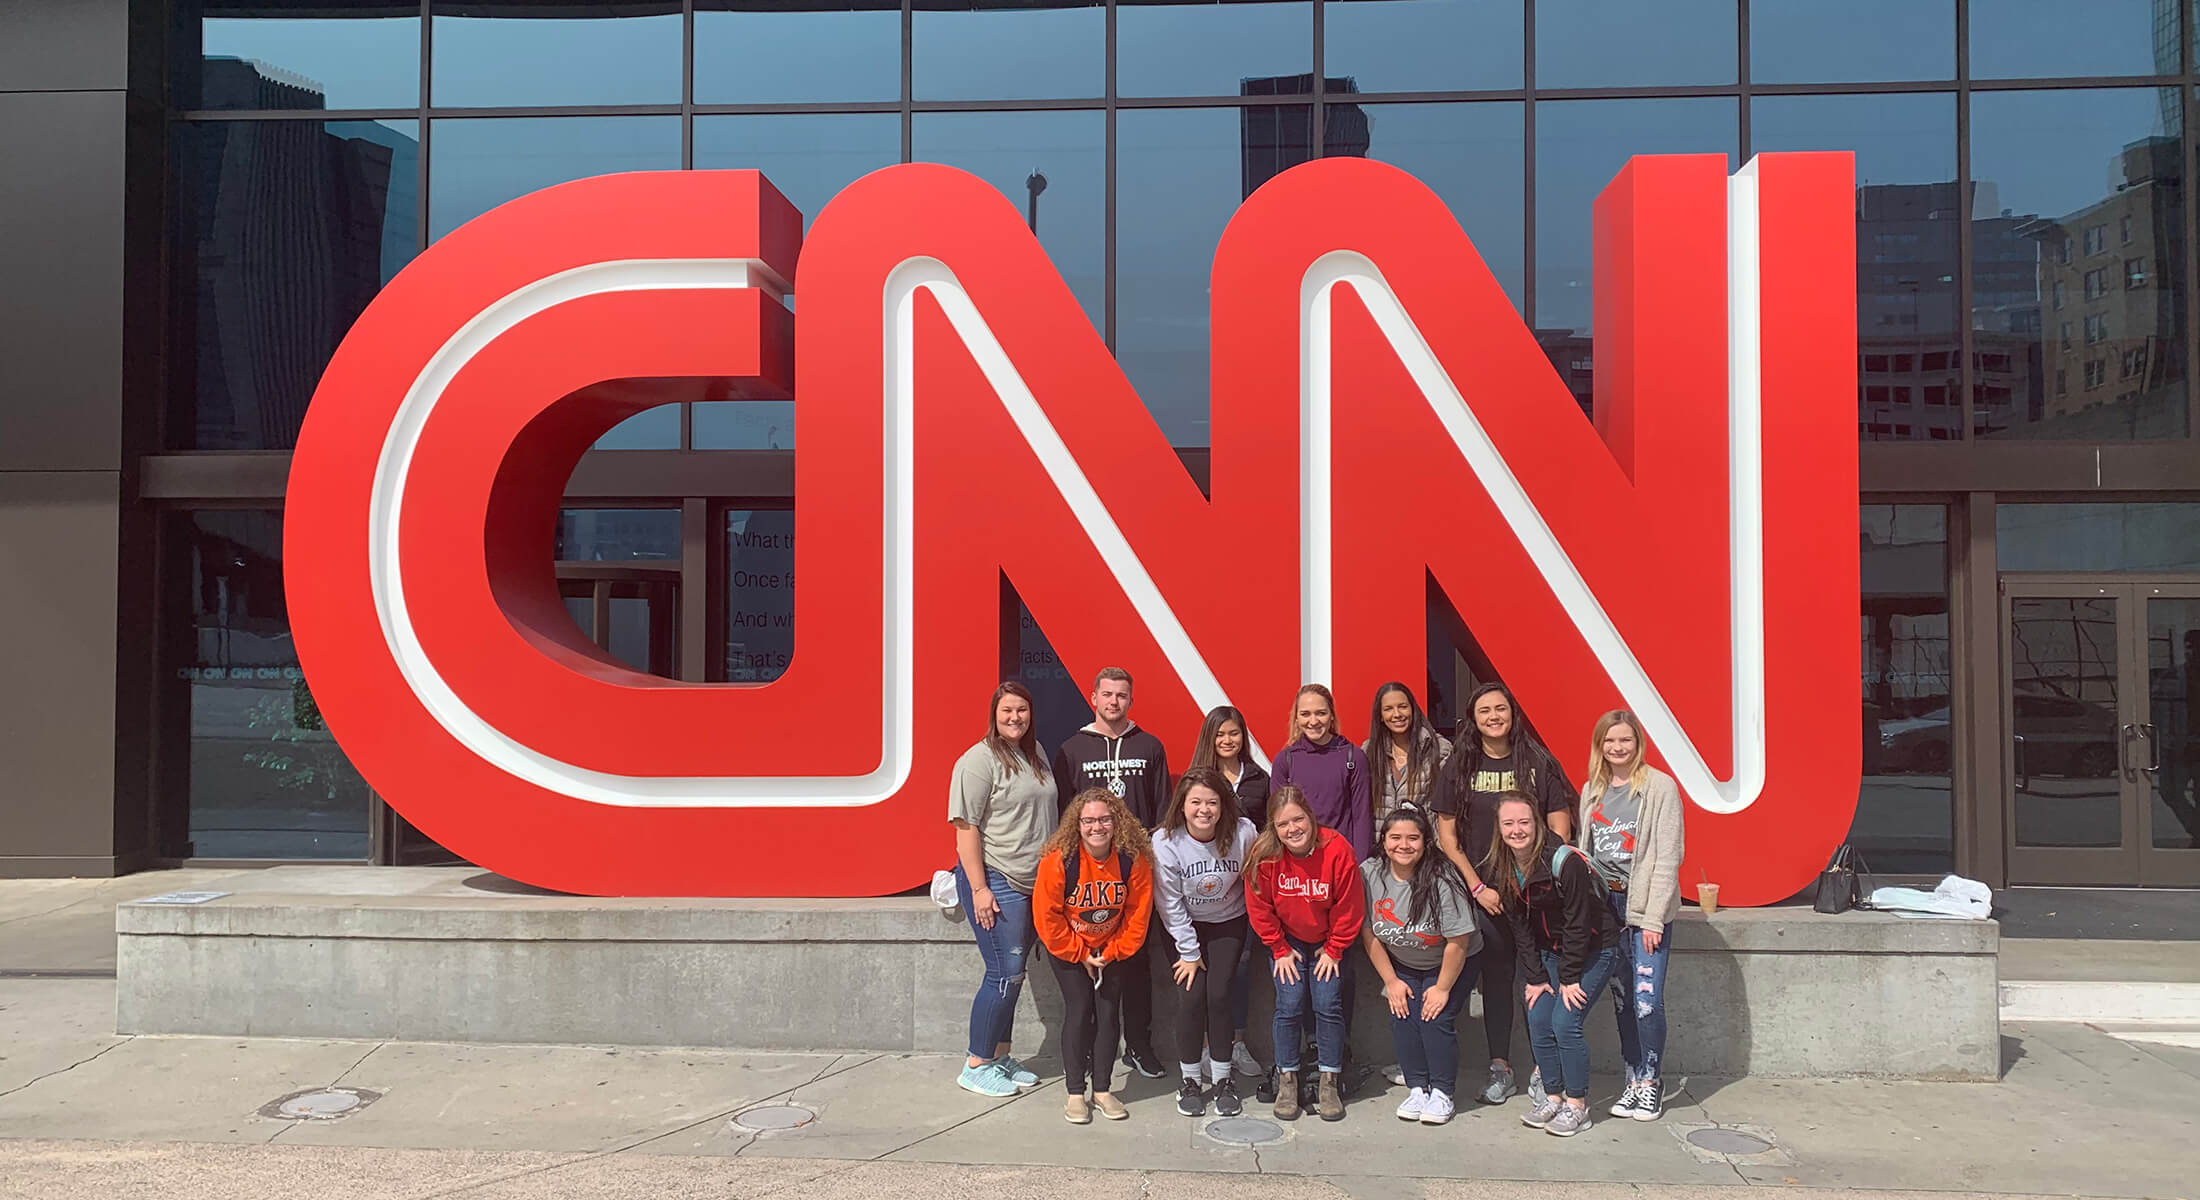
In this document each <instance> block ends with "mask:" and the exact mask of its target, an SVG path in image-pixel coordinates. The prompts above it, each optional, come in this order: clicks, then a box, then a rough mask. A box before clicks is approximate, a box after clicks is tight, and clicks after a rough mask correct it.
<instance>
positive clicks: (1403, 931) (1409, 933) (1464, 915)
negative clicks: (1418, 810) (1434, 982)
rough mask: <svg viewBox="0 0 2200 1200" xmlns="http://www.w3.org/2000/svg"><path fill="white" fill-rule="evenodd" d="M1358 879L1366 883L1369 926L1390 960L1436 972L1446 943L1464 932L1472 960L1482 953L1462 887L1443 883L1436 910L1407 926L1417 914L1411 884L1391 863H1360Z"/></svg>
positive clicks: (1440, 964) (1377, 859)
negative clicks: (1403, 878) (1409, 919)
mask: <svg viewBox="0 0 2200 1200" xmlns="http://www.w3.org/2000/svg"><path fill="white" fill-rule="evenodd" d="M1360 880H1361V882H1363V883H1365V884H1366V885H1367V927H1368V928H1369V929H1372V930H1374V931H1375V940H1376V941H1379V942H1381V943H1382V944H1383V945H1384V946H1386V947H1388V948H1389V949H1390V957H1391V958H1392V959H1394V960H1396V961H1397V962H1400V963H1403V964H1405V965H1406V966H1409V967H1412V968H1413V969H1414V970H1416V971H1430V970H1434V969H1436V968H1437V967H1440V966H1443V965H1444V941H1445V939H1447V938H1455V937H1458V936H1460V935H1462V934H1465V935H1467V954H1468V956H1469V957H1472V956H1473V955H1474V954H1476V953H1478V952H1480V950H1481V949H1482V947H1481V945H1480V942H1481V938H1480V936H1479V935H1478V933H1477V931H1476V929H1475V927H1474V914H1472V913H1470V912H1468V911H1467V899H1466V894H1465V893H1464V892H1462V891H1461V890H1460V889H1458V888H1454V887H1448V886H1444V885H1442V884H1439V885H1438V886H1437V888H1436V904H1435V905H1434V908H1435V911H1434V912H1429V913H1423V914H1421V919H1420V920H1418V921H1415V922H1412V923H1411V924H1408V923H1407V921H1406V918H1407V916H1408V915H1409V914H1410V913H1411V912H1412V911H1413V886H1412V885H1411V884H1408V883H1403V882H1400V881H1399V880H1398V878H1397V877H1396V876H1394V875H1392V874H1391V873H1390V863H1389V862H1387V861H1385V860H1383V859H1380V858H1370V859H1367V860H1365V861H1364V862H1362V863H1361V864H1360Z"/></svg>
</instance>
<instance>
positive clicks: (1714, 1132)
mask: <svg viewBox="0 0 2200 1200" xmlns="http://www.w3.org/2000/svg"><path fill="white" fill-rule="evenodd" d="M1688 1140H1689V1142H1690V1143H1691V1144H1692V1145H1695V1146H1698V1147H1701V1148H1702V1149H1705V1150H1709V1151H1711V1152H1712V1153H1713V1154H1763V1153H1764V1152H1765V1151H1767V1150H1770V1149H1772V1143H1771V1142H1768V1141H1766V1140H1765V1139H1763V1138H1761V1137H1758V1136H1757V1135H1756V1134H1754V1133H1743V1132H1742V1131H1741V1130H1739V1129H1698V1130H1696V1131H1695V1132H1694V1133H1691V1134H1689V1135H1688Z"/></svg>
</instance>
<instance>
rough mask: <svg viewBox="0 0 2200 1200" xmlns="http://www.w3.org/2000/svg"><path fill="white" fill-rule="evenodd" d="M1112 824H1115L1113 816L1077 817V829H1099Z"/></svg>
mask: <svg viewBox="0 0 2200 1200" xmlns="http://www.w3.org/2000/svg"><path fill="white" fill-rule="evenodd" d="M1113 824H1115V818H1114V817H1079V818H1077V827H1078V828H1079V829H1100V828H1104V827H1106V826H1109V825H1113Z"/></svg>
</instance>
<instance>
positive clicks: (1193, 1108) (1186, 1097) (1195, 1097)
mask: <svg viewBox="0 0 2200 1200" xmlns="http://www.w3.org/2000/svg"><path fill="white" fill-rule="evenodd" d="M1176 1111H1178V1112H1180V1113H1183V1114H1184V1115H1185V1116H1187V1117H1197V1116H1202V1115H1204V1114H1205V1113H1206V1111H1207V1096H1206V1094H1205V1093H1203V1092H1201V1091H1200V1090H1199V1081H1198V1080H1197V1079H1187V1080H1185V1081H1184V1083H1183V1084H1182V1085H1181V1086H1179V1087H1178V1088H1177V1089H1176Z"/></svg>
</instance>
